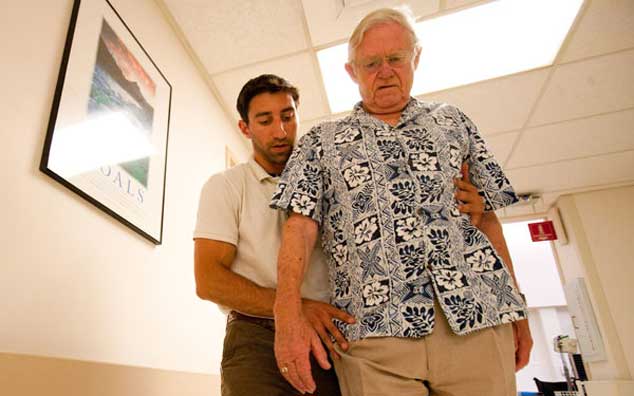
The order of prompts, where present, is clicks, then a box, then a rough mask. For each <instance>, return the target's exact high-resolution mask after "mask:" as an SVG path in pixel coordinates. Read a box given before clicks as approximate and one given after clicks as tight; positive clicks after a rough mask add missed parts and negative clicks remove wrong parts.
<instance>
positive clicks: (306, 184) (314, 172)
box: [270, 127, 323, 223]
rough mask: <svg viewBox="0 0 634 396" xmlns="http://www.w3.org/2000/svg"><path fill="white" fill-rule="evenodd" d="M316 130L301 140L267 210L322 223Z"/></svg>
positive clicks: (321, 175) (320, 165)
mask: <svg viewBox="0 0 634 396" xmlns="http://www.w3.org/2000/svg"><path fill="white" fill-rule="evenodd" d="M318 131H319V129H318V127H317V128H313V130H311V131H310V132H309V133H307V134H306V135H304V136H302V138H301V139H300V140H299V144H298V145H297V147H296V148H295V149H294V150H293V153H292V154H291V156H290V158H289V159H288V162H287V163H286V168H284V172H283V173H282V176H281V177H280V181H279V182H278V183H277V189H276V191H275V194H273V198H272V199H271V203H270V207H271V208H274V209H282V210H287V211H292V212H295V213H298V214H301V215H304V216H307V217H310V218H311V219H313V220H315V221H316V222H318V223H321V216H322V211H321V208H322V195H323V174H322V164H321V156H322V155H321V154H322V152H321V142H320V139H319V135H318Z"/></svg>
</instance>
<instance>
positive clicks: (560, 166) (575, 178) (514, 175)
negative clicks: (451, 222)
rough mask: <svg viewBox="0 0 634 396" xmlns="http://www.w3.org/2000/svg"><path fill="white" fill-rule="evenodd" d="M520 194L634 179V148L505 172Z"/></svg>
mask: <svg viewBox="0 0 634 396" xmlns="http://www.w3.org/2000/svg"><path fill="white" fill-rule="evenodd" d="M505 173H506V175H507V176H508V178H509V180H510V181H511V183H512V184H513V186H514V187H515V190H516V191H517V192H519V193H528V192H535V193H544V192H552V191H562V190H571V189H577V188H586V189H588V188H591V187H592V186H603V185H608V184H614V183H623V182H634V151H626V152H622V153H615V154H609V155H601V156H596V157H590V158H583V159H577V160H571V161H563V162H557V163H552V164H546V165H541V166H535V167H530V168H521V169H510V170H507V171H505Z"/></svg>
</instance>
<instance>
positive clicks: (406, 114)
mask: <svg viewBox="0 0 634 396" xmlns="http://www.w3.org/2000/svg"><path fill="white" fill-rule="evenodd" d="M429 109H430V107H429V104H427V103H425V102H423V101H420V100H418V99H416V98H413V97H410V98H409V102H407V105H406V106H405V108H404V109H403V111H402V112H401V119H400V120H399V122H398V124H397V125H396V126H399V125H401V124H403V123H405V122H407V121H409V120H411V119H412V118H414V117H418V116H420V115H421V110H424V111H427V112H429ZM351 116H352V117H353V118H356V119H358V120H359V121H361V124H364V123H367V122H373V123H381V122H382V121H381V120H379V119H378V118H376V117H374V116H373V115H372V114H370V113H368V112H367V111H366V110H365V109H364V108H363V102H362V101H361V102H358V103H357V104H356V105H354V108H353V109H352V114H351Z"/></svg>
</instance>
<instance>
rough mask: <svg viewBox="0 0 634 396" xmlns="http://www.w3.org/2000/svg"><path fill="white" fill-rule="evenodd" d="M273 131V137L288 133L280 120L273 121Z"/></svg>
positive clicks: (283, 135)
mask: <svg viewBox="0 0 634 396" xmlns="http://www.w3.org/2000/svg"><path fill="white" fill-rule="evenodd" d="M273 132H274V134H273V137H275V138H285V137H286V135H288V133H287V132H286V125H284V122H283V121H282V120H277V121H275V124H274V126H273Z"/></svg>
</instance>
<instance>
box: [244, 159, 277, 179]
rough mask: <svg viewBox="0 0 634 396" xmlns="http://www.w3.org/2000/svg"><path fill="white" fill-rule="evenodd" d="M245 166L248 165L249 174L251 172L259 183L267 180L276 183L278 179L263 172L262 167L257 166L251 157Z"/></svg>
mask: <svg viewBox="0 0 634 396" xmlns="http://www.w3.org/2000/svg"><path fill="white" fill-rule="evenodd" d="M247 164H248V165H249V168H250V169H251V172H253V174H254V175H255V177H256V179H258V181H259V182H262V181H264V180H267V179H268V180H272V181H274V182H277V179H278V177H276V176H271V175H269V174H268V173H267V172H266V171H265V170H264V168H262V165H260V164H258V163H257V162H256V161H255V158H253V156H251V157H250V158H249V161H247Z"/></svg>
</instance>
